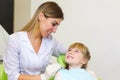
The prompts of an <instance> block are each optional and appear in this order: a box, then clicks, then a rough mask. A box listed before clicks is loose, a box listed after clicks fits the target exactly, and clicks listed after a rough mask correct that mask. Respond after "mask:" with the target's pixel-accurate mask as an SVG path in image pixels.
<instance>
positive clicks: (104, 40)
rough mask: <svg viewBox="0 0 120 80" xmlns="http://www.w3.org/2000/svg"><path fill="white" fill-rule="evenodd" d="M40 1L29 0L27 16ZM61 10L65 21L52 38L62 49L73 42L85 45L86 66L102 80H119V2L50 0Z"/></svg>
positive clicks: (115, 0)
mask: <svg viewBox="0 0 120 80" xmlns="http://www.w3.org/2000/svg"><path fill="white" fill-rule="evenodd" d="M44 1H48V0H31V16H32V15H33V13H34V11H35V10H36V8H37V7H38V5H40V4H41V3H43V2H44ZM52 1H56V2H58V4H59V5H60V6H61V7H62V9H63V11H64V14H65V20H64V21H63V22H62V23H61V25H60V26H59V28H58V31H57V33H56V34H55V35H54V36H55V37H56V38H57V39H58V40H59V41H61V42H63V43H64V45H65V46H66V47H68V46H69V45H70V44H71V43H73V42H75V41H79V42H82V43H84V44H85V45H86V46H88V48H89V50H90V52H91V55H92V59H91V61H90V67H91V68H92V69H93V70H94V71H95V73H96V74H97V76H98V77H102V78H103V80H119V73H120V69H119V67H120V62H119V61H120V58H119V57H120V54H119V53H120V50H119V49H120V37H119V34H120V31H119V30H120V29H119V28H120V5H119V4H120V1H119V0H52Z"/></svg>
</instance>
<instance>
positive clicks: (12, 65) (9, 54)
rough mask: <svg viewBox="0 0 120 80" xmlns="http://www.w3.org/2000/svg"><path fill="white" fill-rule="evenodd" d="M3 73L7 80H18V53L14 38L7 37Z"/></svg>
mask: <svg viewBox="0 0 120 80" xmlns="http://www.w3.org/2000/svg"><path fill="white" fill-rule="evenodd" d="M3 61H4V67H5V72H6V73H7V75H8V80H18V77H19V75H20V73H19V52H18V44H17V42H16V39H15V36H9V39H8V45H7V50H6V53H5V55H4V57H3Z"/></svg>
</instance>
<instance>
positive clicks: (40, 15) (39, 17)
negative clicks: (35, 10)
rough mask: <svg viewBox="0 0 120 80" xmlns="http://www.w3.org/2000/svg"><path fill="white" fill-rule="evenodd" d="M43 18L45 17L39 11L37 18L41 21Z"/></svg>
mask: <svg viewBox="0 0 120 80" xmlns="http://www.w3.org/2000/svg"><path fill="white" fill-rule="evenodd" d="M44 18H45V16H44V14H43V13H42V12H40V13H39V15H38V20H39V21H42V20H43V19H44Z"/></svg>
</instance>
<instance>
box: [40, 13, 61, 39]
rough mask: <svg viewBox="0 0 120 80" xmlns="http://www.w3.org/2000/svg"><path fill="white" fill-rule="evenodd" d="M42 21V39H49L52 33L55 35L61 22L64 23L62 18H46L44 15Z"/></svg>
mask: <svg viewBox="0 0 120 80" xmlns="http://www.w3.org/2000/svg"><path fill="white" fill-rule="evenodd" d="M39 21H40V33H41V36H42V37H47V36H49V35H50V34H51V33H55V32H56V30H57V28H58V26H59V25H60V22H61V21H62V19H61V18H46V17H45V16H44V15H42V16H41V17H40V18H39Z"/></svg>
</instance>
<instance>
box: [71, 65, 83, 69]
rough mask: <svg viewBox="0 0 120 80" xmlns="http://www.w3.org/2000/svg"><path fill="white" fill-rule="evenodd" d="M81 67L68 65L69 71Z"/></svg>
mask: <svg viewBox="0 0 120 80" xmlns="http://www.w3.org/2000/svg"><path fill="white" fill-rule="evenodd" d="M81 67H82V65H69V69H78V68H81Z"/></svg>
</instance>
